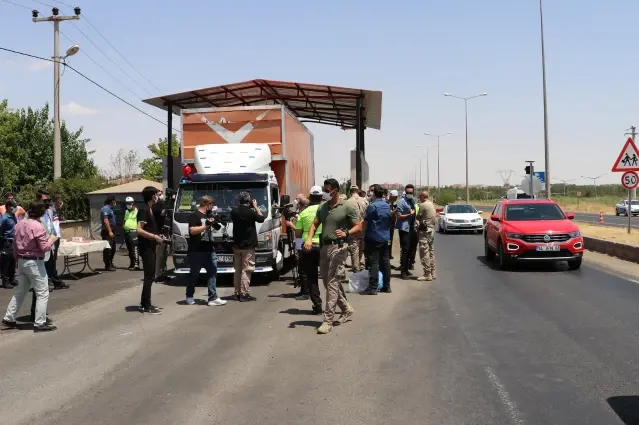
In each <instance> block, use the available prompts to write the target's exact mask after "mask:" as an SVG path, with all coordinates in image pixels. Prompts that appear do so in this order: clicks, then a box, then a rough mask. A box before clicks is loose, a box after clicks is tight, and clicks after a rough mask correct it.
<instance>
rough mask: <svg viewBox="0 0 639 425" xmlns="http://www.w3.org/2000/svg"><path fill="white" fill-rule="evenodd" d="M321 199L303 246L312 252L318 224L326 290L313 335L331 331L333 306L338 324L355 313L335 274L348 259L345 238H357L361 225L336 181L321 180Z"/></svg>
mask: <svg viewBox="0 0 639 425" xmlns="http://www.w3.org/2000/svg"><path fill="white" fill-rule="evenodd" d="M322 198H323V200H324V201H325V202H324V203H323V204H322V205H321V206H320V207H319V208H318V209H317V214H316V216H315V219H314V220H313V224H312V225H311V228H310V229H309V231H308V236H307V237H306V242H305V243H304V250H305V251H307V252H308V251H311V250H312V248H313V237H314V236H315V233H316V232H317V229H318V228H319V226H320V224H321V225H322V235H321V237H320V245H321V248H320V271H321V274H322V280H323V281H324V287H325V288H326V308H325V310H324V323H322V325H321V326H320V327H319V328H317V333H318V334H327V333H329V332H330V331H331V329H333V318H334V315H335V307H336V306H339V308H340V309H341V310H342V315H341V316H340V318H339V320H338V321H339V323H346V322H347V321H348V320H350V318H351V317H352V316H353V314H354V313H355V309H353V307H351V305H350V304H349V303H348V301H347V300H346V294H345V293H344V288H343V287H342V283H341V282H340V279H339V277H338V275H337V274H338V269H339V268H340V266H343V265H344V262H345V261H346V257H347V256H348V241H349V238H353V237H357V236H359V234H360V233H361V229H362V224H361V222H360V221H359V220H358V218H357V212H356V211H355V208H353V207H352V206H350V205H348V204H347V203H346V202H344V201H343V200H342V199H340V195H339V183H338V182H337V180H335V179H333V178H330V179H326V180H325V181H324V192H323V193H322Z"/></svg>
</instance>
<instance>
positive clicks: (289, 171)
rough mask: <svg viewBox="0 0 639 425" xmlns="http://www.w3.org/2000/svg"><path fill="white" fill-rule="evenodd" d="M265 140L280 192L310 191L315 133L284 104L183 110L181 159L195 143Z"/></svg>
mask: <svg viewBox="0 0 639 425" xmlns="http://www.w3.org/2000/svg"><path fill="white" fill-rule="evenodd" d="M221 143H264V144H267V145H269V147H270V149H271V157H272V161H271V169H272V170H273V172H274V173H275V177H276V178H277V181H278V184H279V186H280V193H281V194H288V195H291V196H292V197H293V196H295V195H296V194H297V193H304V194H308V193H309V191H310V189H311V187H312V186H313V184H314V183H313V182H314V180H315V161H314V157H313V134H312V133H311V132H310V131H309V130H308V129H307V128H306V126H304V124H302V123H301V122H300V121H299V120H298V119H297V118H296V117H295V116H294V115H293V114H291V112H290V111H288V109H286V108H285V107H284V106H282V105H261V106H238V107H230V108H205V109H184V110H182V161H183V162H188V163H192V162H193V160H194V149H195V147H196V146H200V145H208V144H221Z"/></svg>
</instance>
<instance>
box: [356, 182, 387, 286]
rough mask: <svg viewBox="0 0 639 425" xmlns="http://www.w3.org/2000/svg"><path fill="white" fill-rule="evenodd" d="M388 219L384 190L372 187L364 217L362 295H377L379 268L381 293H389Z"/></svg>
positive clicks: (379, 187) (378, 186)
mask: <svg viewBox="0 0 639 425" xmlns="http://www.w3.org/2000/svg"><path fill="white" fill-rule="evenodd" d="M390 218H391V209H390V205H388V202H386V200H385V199H384V188H383V187H382V186H380V185H378V184H376V185H373V198H372V202H371V203H370V205H369V206H368V208H367V209H366V215H365V216H364V224H363V226H362V229H363V231H364V255H366V262H367V263H368V288H366V290H365V291H364V292H362V295H377V288H378V286H379V277H378V276H379V271H380V268H381V271H382V276H383V279H384V280H383V282H384V285H383V287H382V289H381V291H382V292H386V293H390V292H391V288H390V258H389V246H388V241H389V240H390Z"/></svg>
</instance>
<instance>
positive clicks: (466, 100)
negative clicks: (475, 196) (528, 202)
mask: <svg viewBox="0 0 639 425" xmlns="http://www.w3.org/2000/svg"><path fill="white" fill-rule="evenodd" d="M444 96H448V97H454V98H455V99H460V100H463V101H464V117H465V122H466V203H467V204H469V203H470V188H469V187H468V101H469V100H470V99H474V98H476V97H482V96H488V93H482V94H478V95H475V96H471V97H460V96H454V95H452V94H449V93H444Z"/></svg>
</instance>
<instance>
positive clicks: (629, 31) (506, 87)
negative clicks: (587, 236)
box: [0, 0, 639, 186]
mask: <svg viewBox="0 0 639 425" xmlns="http://www.w3.org/2000/svg"><path fill="white" fill-rule="evenodd" d="M10 2H11V3H15V4H11V3H10ZM43 3H46V4H47V5H49V6H46V5H43V4H41V3H39V2H36V1H35V0H0V20H1V22H2V25H0V47H5V48H10V49H13V50H18V51H23V52H26V53H30V54H34V55H39V56H43V57H51V56H52V54H53V46H52V45H53V27H52V25H51V24H49V23H46V22H44V23H37V24H36V23H33V22H32V21H31V13H30V10H31V9H33V8H35V9H38V10H39V11H40V12H41V15H42V16H48V15H49V14H50V10H51V7H50V6H51V5H54V6H58V7H59V8H60V11H61V13H64V14H72V10H71V8H70V7H67V6H65V5H64V4H62V3H61V2H58V1H54V0H43ZM64 3H67V4H69V5H71V6H75V4H73V3H71V0H65V2H64ZM16 4H17V5H16ZM79 6H81V7H82V14H83V18H81V19H80V20H79V21H74V22H73V23H70V22H65V23H62V24H61V30H62V32H63V34H64V35H63V36H61V38H60V46H61V50H63V51H64V50H66V48H67V47H69V46H70V45H71V44H73V43H77V44H79V45H80V46H81V50H80V52H79V53H78V54H77V55H75V56H73V57H71V58H69V63H70V64H71V65H72V66H74V67H75V68H77V69H78V70H79V71H81V72H82V73H84V74H85V75H87V76H89V77H90V78H92V79H94V80H95V81H96V82H98V83H99V84H101V85H102V86H104V87H106V88H108V89H109V90H111V91H112V92H114V93H116V94H118V95H119V96H121V97H122V98H124V99H125V100H127V101H129V102H130V103H132V104H133V105H135V106H137V107H139V108H140V109H142V110H144V111H145V112H147V113H149V114H150V115H152V116H155V117H157V118H158V119H159V120H161V121H165V120H166V115H165V113H163V111H160V110H157V109H155V108H153V107H151V106H148V105H145V104H143V103H142V102H141V99H146V98H150V97H155V96H158V95H161V94H170V93H176V92H180V91H185V90H189V89H196V88H202V87H210V86H216V85H220V84H228V83H233V82H240V81H245V80H249V79H254V78H263V79H273V80H281V81H299V82H308V83H316V84H329V85H338V86H345V87H355V88H362V89H370V90H381V91H382V92H383V106H382V125H381V130H373V129H369V130H367V132H366V159H367V161H368V164H369V167H370V180H371V182H398V183H405V182H407V181H409V180H414V178H413V177H412V176H413V175H415V174H416V175H417V182H419V178H420V177H419V171H418V170H419V165H420V157H423V156H424V155H425V153H426V149H427V147H429V146H433V145H434V144H435V143H436V140H435V139H433V138H428V137H427V136H424V133H425V132H429V133H447V132H452V135H450V136H448V137H444V138H442V139H441V150H440V167H441V169H440V175H441V184H442V185H449V184H462V183H464V181H465V154H464V147H465V137H464V135H465V126H464V104H463V101H461V100H457V99H454V98H450V97H444V95H443V94H444V92H448V93H451V94H454V95H457V96H461V97H468V96H473V95H476V94H479V93H483V92H487V93H488V96H486V97H480V98H477V99H473V100H470V101H469V102H468V107H469V116H468V148H469V162H470V166H469V179H470V183H471V184H501V183H502V180H501V177H500V175H499V173H498V171H499V170H515V173H514V174H513V177H512V178H511V181H510V182H511V183H519V182H520V181H521V178H522V176H523V174H524V171H523V168H524V166H525V162H524V161H526V160H534V161H536V169H537V170H543V169H544V133H543V103H542V74H541V48H540V28H539V3H538V1H537V0H482V1H478V0H447V1H434V0H423V1H407V0H396V1H394V2H392V3H388V2H381V1H380V2H371V1H363V0H349V1H343V0H341V1H336V0H324V1H322V2H300V1H289V0H270V1H269V2H262V1H256V0H251V1H249V0H235V1H232V2H212V1H210V0H209V1H204V0H189V1H188V2H168V1H165V2H158V1H151V0H136V1H127V2H125V1H121V0H111V1H108V2H106V1H98V0H85V1H83V2H82V3H80V4H79ZM638 15H639V2H637V1H632V0H616V1H611V2H601V1H592V2H584V1H582V0H552V1H549V0H545V2H544V24H545V37H546V62H547V81H548V123H549V143H550V167H551V172H552V175H553V177H555V178H558V179H563V180H572V179H575V180H574V183H577V184H586V183H589V182H591V180H587V179H583V178H582V177H581V176H591V177H596V176H599V175H602V174H605V173H609V172H610V169H611V167H612V165H613V162H614V161H615V159H616V158H617V155H618V153H619V151H620V150H621V148H622V146H623V144H624V141H625V139H626V138H627V136H624V132H625V130H626V129H627V128H628V127H630V126H631V125H637V126H639V115H638V114H637V112H639V111H638V109H639V108H638V107H637V104H636V101H635V100H636V98H637V94H638V93H637V92H638V91H639V86H638V85H637V84H636V81H637V77H636V74H637V70H638V68H639V55H637V54H636V52H635V50H636V40H637V37H636V33H635V31H634V30H633V25H632V24H629V23H628V22H629V21H628V17H631V16H638ZM96 29H97V31H96ZM98 31H99V32H98ZM107 40H108V42H107ZM112 46H114V47H115V48H116V49H117V51H115V50H114V49H113V48H112ZM118 52H119V53H118ZM131 65H133V66H134V67H135V69H134V68H132V67H131ZM52 74H53V72H52V66H51V64H50V63H46V62H41V61H37V60H33V59H29V58H25V57H21V56H18V55H14V54H11V53H8V52H3V51H0V99H5V98H6V99H8V100H9V105H10V107H14V108H22V107H27V106H32V107H41V106H43V105H44V104H45V103H47V102H49V103H52V100H53V89H52V81H53V76H52ZM143 76H144V77H145V78H144V77H143ZM147 80H148V81H147ZM149 82H150V83H149ZM61 93H62V94H61V104H62V118H63V119H64V120H66V121H67V123H68V124H69V125H70V126H71V127H72V128H77V127H80V126H82V127H84V131H85V134H86V136H87V137H89V138H91V143H90V146H89V147H90V148H91V149H95V150H96V153H95V155H94V159H95V161H96V163H97V164H98V165H99V166H100V167H101V168H103V169H108V168H109V158H110V157H111V156H112V155H114V154H115V153H116V152H117V151H118V149H127V150H128V149H137V150H138V151H139V152H140V155H141V156H142V157H146V156H149V152H148V149H147V148H146V146H147V145H148V144H149V143H153V142H155V141H156V140H157V139H158V138H160V137H165V136H166V127H165V126H163V125H162V124H161V123H158V122H156V121H154V120H152V119H150V118H149V117H147V116H145V115H143V114H141V113H140V112H138V111H136V110H135V109H133V108H131V107H129V106H128V105H126V104H124V103H123V102H121V101H120V100H118V99H116V98H114V97H113V96H111V95H109V94H108V93H106V92H104V91H102V90H101V89H99V88H98V87H96V86H94V85H93V84H91V83H89V82H87V81H86V80H84V79H82V78H81V77H79V76H77V75H75V74H74V73H73V72H71V71H69V70H67V71H66V72H65V74H64V75H63V77H62V82H61ZM174 122H179V120H174ZM308 127H309V129H310V130H311V131H312V132H313V134H314V135H315V160H316V179H317V180H320V179H321V178H322V176H324V175H332V176H333V177H336V178H338V179H339V178H342V177H348V176H349V174H350V171H349V170H350V156H349V151H350V150H351V149H353V148H354V145H355V134H354V132H352V131H349V132H344V131H342V130H340V129H339V128H337V127H332V126H325V125H317V124H309V125H308ZM418 145H419V146H418ZM428 159H429V161H428V167H427V161H426V158H423V160H422V161H421V165H422V169H421V181H422V183H423V184H426V182H427V180H428V177H427V175H429V176H430V184H431V185H433V186H434V185H436V183H437V150H436V149H430V150H429V156H428ZM427 171H428V172H427ZM620 178H621V176H620V175H619V174H617V173H609V174H607V175H604V176H603V177H602V178H601V179H599V180H598V182H599V183H618V182H619V181H620ZM553 182H558V180H554V179H553Z"/></svg>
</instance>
